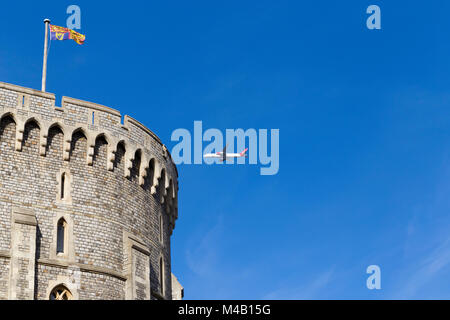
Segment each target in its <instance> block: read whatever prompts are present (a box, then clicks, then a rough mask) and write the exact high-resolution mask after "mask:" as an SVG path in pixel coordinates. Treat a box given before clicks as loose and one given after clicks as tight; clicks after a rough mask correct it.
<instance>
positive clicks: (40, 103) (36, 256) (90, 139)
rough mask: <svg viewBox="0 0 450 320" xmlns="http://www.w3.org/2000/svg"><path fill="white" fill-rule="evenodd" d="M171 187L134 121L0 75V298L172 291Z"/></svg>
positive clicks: (172, 172)
mask: <svg viewBox="0 0 450 320" xmlns="http://www.w3.org/2000/svg"><path fill="white" fill-rule="evenodd" d="M177 194H178V172H177V168H176V166H175V165H174V163H173V161H172V159H171V156H170V153H169V152H168V150H167V148H166V147H165V146H164V145H163V144H162V143H161V141H160V139H159V138H158V137H157V136H156V135H155V134H154V133H153V132H151V131H150V130H149V129H147V128H146V127H145V126H143V125H142V124H141V123H139V122H138V121H136V120H134V119H133V118H131V117H129V116H125V117H124V119H123V123H122V117H121V115H120V113H119V112H118V111H117V110H114V109H111V108H108V107H105V106H102V105H98V104H95V103H91V102H86V101H81V100H77V99H73V98H68V97H63V98H62V103H61V107H57V106H55V96H54V94H51V93H46V92H41V91H37V90H33V89H28V88H23V87H19V86H16V85H11V84H7V83H3V82H0V299H50V298H55V297H57V298H56V299H58V297H63V296H64V297H66V298H69V299H143V300H149V299H169V300H170V299H172V274H171V253H170V237H171V235H172V231H173V229H174V227H175V221H176V219H177V217H178V200H177ZM64 292H66V293H64Z"/></svg>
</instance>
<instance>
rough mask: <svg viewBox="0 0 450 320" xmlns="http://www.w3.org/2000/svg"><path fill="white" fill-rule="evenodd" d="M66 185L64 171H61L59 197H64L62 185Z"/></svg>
mask: <svg viewBox="0 0 450 320" xmlns="http://www.w3.org/2000/svg"><path fill="white" fill-rule="evenodd" d="M65 185H66V173H65V172H63V173H62V174H61V199H64V198H65V194H64V187H65Z"/></svg>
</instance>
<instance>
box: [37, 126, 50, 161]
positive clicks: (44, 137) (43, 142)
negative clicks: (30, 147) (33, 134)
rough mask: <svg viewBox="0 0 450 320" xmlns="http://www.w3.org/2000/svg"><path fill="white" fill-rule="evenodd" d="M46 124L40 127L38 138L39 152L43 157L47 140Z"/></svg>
mask: <svg viewBox="0 0 450 320" xmlns="http://www.w3.org/2000/svg"><path fill="white" fill-rule="evenodd" d="M48 130H49V128H48V126H47V125H45V126H43V127H42V128H41V134H40V139H39V154H40V155H41V156H43V157H45V152H46V149H47V142H48V141H47V140H48Z"/></svg>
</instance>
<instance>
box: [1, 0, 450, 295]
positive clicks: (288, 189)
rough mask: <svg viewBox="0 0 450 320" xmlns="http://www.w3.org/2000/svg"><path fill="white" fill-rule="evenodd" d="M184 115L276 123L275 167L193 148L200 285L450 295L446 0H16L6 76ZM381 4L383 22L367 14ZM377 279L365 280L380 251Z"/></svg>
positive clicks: (190, 185) (193, 286)
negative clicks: (377, 24)
mask: <svg viewBox="0 0 450 320" xmlns="http://www.w3.org/2000/svg"><path fill="white" fill-rule="evenodd" d="M70 4H77V5H79V6H80V8H81V13H82V17H81V19H82V21H81V26H82V29H81V32H82V33H84V34H86V42H85V44H84V45H83V46H79V45H77V44H76V43H75V42H73V41H60V42H55V41H54V42H52V45H51V49H50V55H49V61H48V79H47V91H49V92H53V93H55V94H56V97H57V104H58V105H59V104H60V100H61V97H62V96H63V95H66V96H70V97H74V98H79V99H83V100H89V101H94V102H97V103H100V104H104V105H107V106H110V107H113V108H116V109H119V110H120V111H121V112H122V114H129V115H131V116H132V117H134V118H136V119H139V120H140V121H141V122H143V123H144V124H145V125H147V126H148V127H149V128H151V129H152V130H153V131H155V132H156V133H157V134H158V135H159V136H160V137H161V139H162V140H163V142H164V143H165V144H166V145H167V146H168V147H169V149H172V147H173V146H174V144H175V143H174V142H171V141H170V136H171V133H172V131H173V130H175V129H177V128H186V129H190V130H192V128H193V122H194V120H202V121H203V127H204V128H205V129H206V128H218V129H221V130H225V129H226V128H244V129H248V128H255V129H260V128H266V129H272V128H279V129H280V171H279V173H278V174H277V175H275V176H260V175H259V166H256V165H241V166H237V165H235V166H231V165H226V166H224V165H212V166H208V165H180V166H179V167H178V170H179V175H180V177H179V184H180V190H179V219H178V221H177V225H176V228H175V230H174V233H173V236H172V271H173V273H174V274H176V275H177V276H178V277H179V279H180V281H181V282H182V284H183V285H184V286H185V288H186V289H185V292H186V296H185V297H186V298H188V299H206V298H207V299H266V298H268V299H304V298H313V299H329V298H333V299H347V298H353V299H385V298H387V299H391V298H425V299H428V298H447V299H449V298H450V232H449V231H450V215H449V213H450V152H449V150H450V149H449V147H450V40H449V36H448V35H449V33H450V21H449V19H448V13H449V12H450V2H448V1H444V0H442V1H435V0H430V1H379V0H376V1H375V0H374V1H361V0H358V1H356V0H355V1H282V0H280V1H265V0H260V1H235V0H231V1H217V0H214V1H211V0H207V1H139V2H137V1H125V2H124V1H121V2H115V1H109V2H106V1H102V2H101V4H100V3H99V1H74V2H68V1H20V2H12V1H4V3H2V9H1V13H0V18H1V19H0V30H2V31H1V43H2V45H1V46H0V81H4V82H9V83H14V84H17V85H22V86H25V87H31V88H35V89H39V88H40V80H41V68H42V51H43V36H44V35H43V31H44V28H43V23H42V20H43V19H44V18H46V17H48V18H50V19H51V20H52V23H53V24H55V25H62V26H65V22H66V18H67V16H68V15H67V14H66V8H67V6H68V5H70ZM371 4H377V5H379V6H380V8H381V17H382V30H374V31H370V30H368V29H367V28H366V19H367V17H368V15H367V14H366V13H365V11H366V8H367V7H368V6H369V5H371ZM371 264H376V265H379V266H380V268H381V286H382V289H381V290H378V291H377V290H368V289H367V288H366V279H367V277H368V275H367V274H366V268H367V266H369V265H371Z"/></svg>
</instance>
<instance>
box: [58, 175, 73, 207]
mask: <svg viewBox="0 0 450 320" xmlns="http://www.w3.org/2000/svg"><path fill="white" fill-rule="evenodd" d="M56 181H57V182H58V186H57V189H56V200H57V201H61V202H63V203H70V202H72V196H71V194H70V193H71V183H72V176H71V174H70V170H69V169H64V168H62V169H60V171H59V173H57V175H56Z"/></svg>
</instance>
